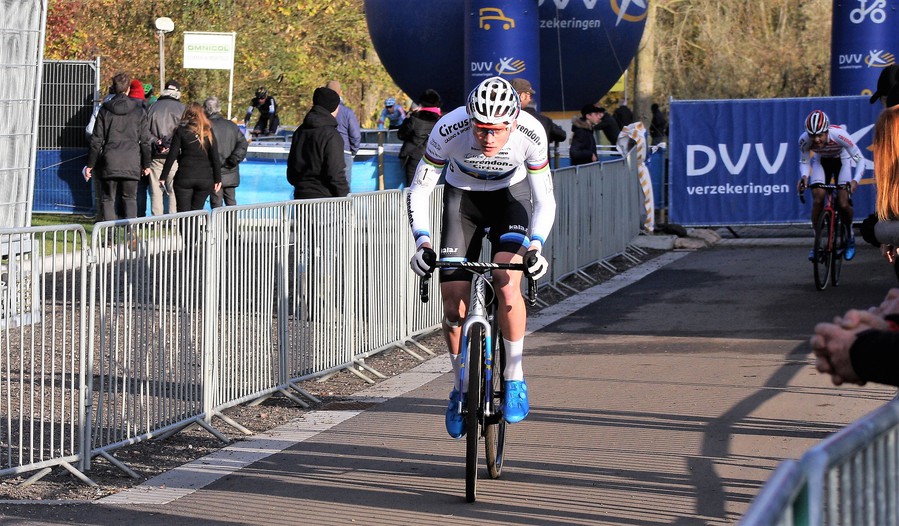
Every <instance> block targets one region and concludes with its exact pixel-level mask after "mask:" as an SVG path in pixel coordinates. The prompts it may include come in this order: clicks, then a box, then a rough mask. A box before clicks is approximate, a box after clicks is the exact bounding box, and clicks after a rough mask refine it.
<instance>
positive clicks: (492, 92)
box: [467, 77, 521, 126]
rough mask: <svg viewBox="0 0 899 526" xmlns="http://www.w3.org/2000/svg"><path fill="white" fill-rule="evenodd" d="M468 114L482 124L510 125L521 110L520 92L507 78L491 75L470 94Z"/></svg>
mask: <svg viewBox="0 0 899 526" xmlns="http://www.w3.org/2000/svg"><path fill="white" fill-rule="evenodd" d="M467 109H468V116H469V117H470V118H472V119H473V120H476V121H478V122H479V123H481V124H489V125H507V126H508V125H509V124H512V121H514V120H515V119H516V118H518V113H519V112H520V111H521V99H519V98H518V92H517V91H515V88H513V87H512V84H510V83H509V81H507V80H506V79H504V78H502V77H490V78H488V79H486V80H484V81H482V82H481V83H480V84H478V85H477V87H475V89H473V90H471V93H470V94H469V95H468V104H467Z"/></svg>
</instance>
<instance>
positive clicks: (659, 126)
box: [649, 103, 668, 145]
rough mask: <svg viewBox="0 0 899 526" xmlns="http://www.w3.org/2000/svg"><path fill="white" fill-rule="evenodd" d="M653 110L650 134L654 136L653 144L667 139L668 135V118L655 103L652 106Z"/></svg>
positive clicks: (651, 136)
mask: <svg viewBox="0 0 899 526" xmlns="http://www.w3.org/2000/svg"><path fill="white" fill-rule="evenodd" d="M650 109H651V110H652V121H651V122H650V124H649V136H650V138H652V144H653V145H656V144H660V143H663V142H665V141H666V140H667V137H668V119H667V118H665V114H664V113H662V110H661V109H660V108H659V105H658V104H656V103H653V104H652V106H650Z"/></svg>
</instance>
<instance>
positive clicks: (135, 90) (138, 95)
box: [128, 79, 147, 107]
mask: <svg viewBox="0 0 899 526" xmlns="http://www.w3.org/2000/svg"><path fill="white" fill-rule="evenodd" d="M128 96H129V97H131V98H132V99H137V100H139V101H141V103H143V102H144V101H145V100H146V98H147V95H146V93H145V92H144V83H143V82H141V81H139V80H137V79H131V89H130V90H129V91H128ZM144 107H146V105H145V104H144Z"/></svg>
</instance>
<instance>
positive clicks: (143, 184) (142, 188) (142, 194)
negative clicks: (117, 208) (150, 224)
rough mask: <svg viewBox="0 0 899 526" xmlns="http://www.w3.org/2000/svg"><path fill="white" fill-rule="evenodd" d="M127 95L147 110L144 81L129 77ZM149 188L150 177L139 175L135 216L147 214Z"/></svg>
mask: <svg viewBox="0 0 899 526" xmlns="http://www.w3.org/2000/svg"><path fill="white" fill-rule="evenodd" d="M128 96H129V97H131V98H132V99H134V100H137V101H139V102H140V104H141V107H142V108H143V109H144V111H147V107H148V106H149V104H148V103H147V94H146V91H145V90H144V83H143V82H141V81H139V80H137V79H131V89H130V90H129V91H128ZM149 189H150V178H149V177H141V178H140V180H139V181H138V182H137V217H145V216H146V215H147V193H148V192H149Z"/></svg>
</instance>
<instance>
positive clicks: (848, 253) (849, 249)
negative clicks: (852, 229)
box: [843, 236, 855, 261]
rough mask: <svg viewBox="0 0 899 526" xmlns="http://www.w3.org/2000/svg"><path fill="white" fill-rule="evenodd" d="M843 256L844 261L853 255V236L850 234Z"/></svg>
mask: <svg viewBox="0 0 899 526" xmlns="http://www.w3.org/2000/svg"><path fill="white" fill-rule="evenodd" d="M843 257H844V258H846V261H849V260H850V259H852V258H854V257H855V236H851V237H850V238H849V242H848V243H846V253H845V254H843Z"/></svg>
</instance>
